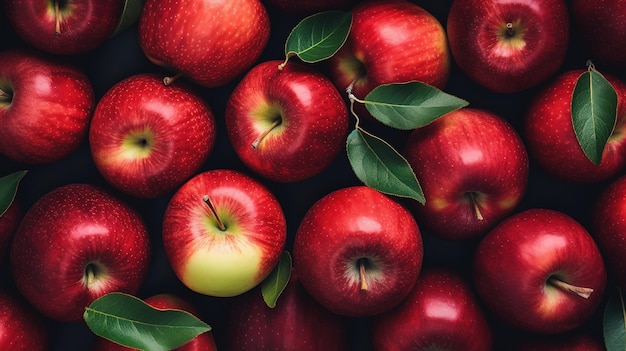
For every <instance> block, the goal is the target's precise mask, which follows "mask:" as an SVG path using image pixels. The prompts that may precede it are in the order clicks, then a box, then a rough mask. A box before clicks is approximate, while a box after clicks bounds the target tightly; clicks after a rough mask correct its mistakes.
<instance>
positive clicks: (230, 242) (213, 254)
mask: <svg viewBox="0 0 626 351" xmlns="http://www.w3.org/2000/svg"><path fill="white" fill-rule="evenodd" d="M209 203H210V204H211V205H209ZM211 207H213V209H214V210H215V211H213V210H212V209H211ZM216 213H217V216H216V215H215V214H216ZM286 238H287V224H286V220H285V215H284V213H283V210H282V208H281V206H280V203H279V202H278V200H277V199H276V197H275V196H274V195H273V194H272V193H271V192H270V191H269V189H268V188H266V187H265V186H264V185H263V184H262V183H260V182H258V181H257V180H255V179H254V178H252V177H250V176H248V175H246V174H244V173H241V172H239V171H234V170H225V169H219V170H209V171H205V172H202V173H200V174H198V175H196V176H194V177H193V178H191V179H190V180H188V181H187V182H186V183H185V184H183V185H182V186H181V187H180V188H179V189H178V190H177V191H176V193H175V194H174V195H173V196H172V198H171V199H170V202H169V204H168V205H167V209H166V211H165V213H164V215H163V245H164V247H165V251H166V254H167V257H168V260H169V263H170V265H171V266H172V268H173V270H174V272H175V273H176V276H177V277H178V279H180V281H181V282H182V283H183V284H185V285H186V286H187V287H188V288H189V289H191V290H193V291H195V292H198V293H201V294H205V295H210V296H219V297H230V296H236V295H240V294H242V293H244V292H246V291H248V290H250V289H252V288H253V287H255V286H256V285H258V284H259V283H260V282H261V281H262V280H263V279H265V277H267V275H268V274H269V273H270V272H271V271H272V269H273V268H274V266H275V265H276V263H278V260H279V259H280V255H281V254H282V252H283V248H284V246H285V241H286Z"/></svg>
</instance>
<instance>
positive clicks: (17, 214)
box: [0, 201, 22, 268]
mask: <svg viewBox="0 0 626 351" xmlns="http://www.w3.org/2000/svg"><path fill="white" fill-rule="evenodd" d="M21 219H22V209H21V208H20V205H19V204H18V203H17V202H16V201H13V202H12V203H11V205H10V206H9V208H7V210H6V211H5V212H4V213H3V214H0V268H1V267H4V266H6V265H7V264H8V263H9V248H10V247H11V240H12V239H13V234H15V231H16V230H17V227H18V226H19V224H20V220H21Z"/></svg>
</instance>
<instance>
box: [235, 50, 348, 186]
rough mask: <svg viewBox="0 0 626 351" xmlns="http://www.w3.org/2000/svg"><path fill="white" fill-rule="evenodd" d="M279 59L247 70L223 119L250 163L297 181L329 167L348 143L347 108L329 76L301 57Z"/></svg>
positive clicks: (279, 178)
mask: <svg viewBox="0 0 626 351" xmlns="http://www.w3.org/2000/svg"><path fill="white" fill-rule="evenodd" d="M280 64H281V61H266V62H263V63H261V64H259V65H257V66H255V67H254V68H253V69H251V70H250V71H248V73H246V75H245V77H244V78H243V79H242V80H241V81H240V82H239V84H238V85H237V87H236V88H235V90H234V91H233V92H232V94H231V95H230V98H229V100H228V104H227V106H226V117H225V119H226V127H227V130H228V136H229V139H230V141H231V144H232V146H233V148H234V150H235V152H236V153H237V155H238V156H239V158H240V159H241V160H242V161H243V162H244V163H245V164H246V165H247V166H248V167H249V168H251V169H252V170H253V171H254V172H255V173H257V174H260V175H262V176H264V177H266V178H269V179H271V180H274V181H279V182H294V181H299V180H303V179H306V178H310V177H312V176H314V175H316V174H318V173H320V172H321V171H323V170H324V169H326V168H327V167H328V166H329V164H330V163H331V162H332V161H333V160H334V159H335V157H336V156H337V154H338V153H339V151H340V150H341V149H342V148H343V147H345V143H346V137H347V134H348V111H347V108H346V104H345V102H344V100H343V98H342V96H341V95H340V94H339V91H337V89H336V88H335V86H334V85H333V83H332V82H331V81H330V80H329V79H328V78H326V76H324V75H322V74H321V73H319V72H317V71H314V70H313V69H309V67H307V66H305V65H303V64H300V63H298V62H291V61H290V62H288V63H287V65H285V67H284V68H282V69H279V68H278V66H279V65H280ZM253 144H255V145H254V146H253Z"/></svg>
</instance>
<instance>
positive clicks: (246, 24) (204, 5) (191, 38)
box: [139, 0, 270, 87]
mask: <svg viewBox="0 0 626 351" xmlns="http://www.w3.org/2000/svg"><path fill="white" fill-rule="evenodd" d="M269 34H270V23H269V16H268V14H267V11H266V9H265V7H264V6H263V4H262V3H261V2H260V0H214V1H203V0H193V1H189V0H176V1H172V0H147V1H146V2H145V4H144V6H143V10H142V12H141V17H140V19H139V44H140V45H141V49H142V50H143V52H144V53H145V55H146V56H147V57H148V58H149V59H150V60H151V61H152V62H153V63H155V64H156V65H159V66H163V67H167V68H169V69H170V70H171V71H173V72H174V73H175V74H177V73H183V74H184V75H185V76H186V77H188V78H189V79H191V80H192V81H194V82H195V83H197V84H199V85H201V86H205V87H218V86H222V85H225V84H226V83H228V82H230V81H232V80H233V79H235V78H236V77H237V76H239V75H240V74H242V73H243V72H244V71H245V70H247V69H248V68H250V67H251V66H252V64H253V63H254V62H255V61H256V60H257V59H258V58H259V56H260V55H261V53H262V51H263V49H264V48H265V46H266V45H267V42H268V40H269Z"/></svg>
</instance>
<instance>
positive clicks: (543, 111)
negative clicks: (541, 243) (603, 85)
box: [523, 70, 626, 184]
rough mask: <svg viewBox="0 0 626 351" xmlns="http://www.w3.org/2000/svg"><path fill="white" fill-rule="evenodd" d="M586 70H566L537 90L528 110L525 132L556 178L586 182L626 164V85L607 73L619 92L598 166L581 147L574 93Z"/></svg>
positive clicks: (540, 162)
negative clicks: (575, 123)
mask: <svg viewBox="0 0 626 351" xmlns="http://www.w3.org/2000/svg"><path fill="white" fill-rule="evenodd" d="M583 72H585V71H583V70H572V71H567V72H564V73H562V74H560V75H559V76H558V77H557V78H555V79H554V80H553V81H552V82H551V83H550V84H549V85H547V86H546V87H545V88H543V89H542V90H541V91H540V92H538V93H537V95H536V96H535V97H534V98H533V100H532V101H531V102H530V105H529V107H528V110H527V111H526V115H525V117H524V127H523V128H524V131H523V133H524V134H525V139H526V145H527V147H528V153H529V155H530V157H531V159H534V160H535V161H537V163H538V165H539V167H541V168H542V169H544V170H545V171H546V172H547V173H549V174H550V175H551V176H553V177H555V178H556V179H559V180H563V181H567V182H572V183H583V184H584V183H596V182H600V181H603V180H607V179H609V178H611V177H613V176H615V175H617V174H618V173H619V172H620V171H622V170H623V169H624V167H625V166H626V85H625V84H624V83H623V82H622V81H621V80H619V79H617V78H615V77H613V76H610V75H606V74H605V75H604V76H605V77H606V78H607V80H608V81H609V82H610V83H611V85H612V86H613V88H614V89H615V91H616V92H617V99H618V106H617V122H616V125H615V128H614V130H613V132H612V134H611V136H610V137H609V140H608V142H607V144H606V147H605V148H604V151H603V153H602V159H601V161H600V164H599V165H596V164H594V163H593V162H591V160H589V158H588V157H587V156H586V155H585V153H584V152H583V149H582V148H581V147H580V144H579V142H578V139H577V137H576V134H575V132H574V127H573V123H572V108H571V101H572V93H573V91H574V87H575V86H576V81H577V79H578V77H579V76H580V75H581V74H582V73H583Z"/></svg>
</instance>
